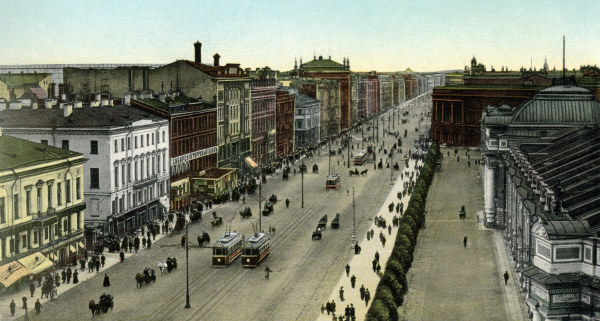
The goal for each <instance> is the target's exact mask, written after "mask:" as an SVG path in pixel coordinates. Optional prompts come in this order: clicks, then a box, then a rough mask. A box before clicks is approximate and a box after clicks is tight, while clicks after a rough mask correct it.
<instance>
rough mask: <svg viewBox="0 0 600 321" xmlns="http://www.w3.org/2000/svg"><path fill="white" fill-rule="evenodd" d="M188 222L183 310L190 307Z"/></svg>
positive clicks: (187, 226) (186, 229) (187, 225)
mask: <svg viewBox="0 0 600 321" xmlns="http://www.w3.org/2000/svg"><path fill="white" fill-rule="evenodd" d="M189 226H190V224H189V222H187V223H186V224H185V308H186V309H189V308H191V307H192V306H191V305H190V263H189V262H190V260H189V259H190V255H189V242H188V230H189Z"/></svg>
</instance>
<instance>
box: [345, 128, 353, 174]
mask: <svg viewBox="0 0 600 321" xmlns="http://www.w3.org/2000/svg"><path fill="white" fill-rule="evenodd" d="M346 141H347V142H348V144H347V146H346V147H347V148H348V168H350V142H351V141H352V137H350V133H348V138H347V139H346Z"/></svg>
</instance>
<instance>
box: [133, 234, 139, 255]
mask: <svg viewBox="0 0 600 321" xmlns="http://www.w3.org/2000/svg"><path fill="white" fill-rule="evenodd" d="M133 246H134V248H135V253H137V251H138V250H139V249H140V238H139V237H138V236H136V237H135V240H133Z"/></svg>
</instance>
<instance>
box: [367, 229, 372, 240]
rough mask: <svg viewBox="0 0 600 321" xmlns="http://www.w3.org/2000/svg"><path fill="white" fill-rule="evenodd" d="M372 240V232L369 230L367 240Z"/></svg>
mask: <svg viewBox="0 0 600 321" xmlns="http://www.w3.org/2000/svg"><path fill="white" fill-rule="evenodd" d="M370 240H371V233H369V232H368V231H367V241H370Z"/></svg>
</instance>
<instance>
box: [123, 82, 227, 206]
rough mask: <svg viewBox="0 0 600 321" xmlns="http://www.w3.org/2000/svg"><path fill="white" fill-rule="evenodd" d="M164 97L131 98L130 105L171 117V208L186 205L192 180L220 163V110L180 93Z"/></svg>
mask: <svg viewBox="0 0 600 321" xmlns="http://www.w3.org/2000/svg"><path fill="white" fill-rule="evenodd" d="M161 95H165V96H168V97H166V98H163V100H160V99H156V98H145V99H131V106H133V107H137V108H141V109H143V110H147V111H149V112H152V113H155V114H157V115H160V116H163V117H166V118H168V119H169V129H170V130H169V133H170V136H169V139H170V154H171V155H170V156H171V197H170V205H171V207H170V208H171V210H174V211H178V210H182V209H187V207H188V206H189V203H190V201H191V198H192V191H191V186H190V180H191V178H194V177H200V176H202V175H204V174H206V173H210V172H211V171H214V170H215V169H216V167H217V111H216V108H215V106H214V105H212V104H209V103H207V102H203V101H197V100H195V99H192V98H188V97H184V96H179V94H178V92H177V91H175V92H173V93H171V94H169V95H167V94H163V93H161Z"/></svg>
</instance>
